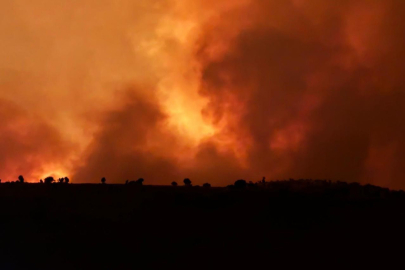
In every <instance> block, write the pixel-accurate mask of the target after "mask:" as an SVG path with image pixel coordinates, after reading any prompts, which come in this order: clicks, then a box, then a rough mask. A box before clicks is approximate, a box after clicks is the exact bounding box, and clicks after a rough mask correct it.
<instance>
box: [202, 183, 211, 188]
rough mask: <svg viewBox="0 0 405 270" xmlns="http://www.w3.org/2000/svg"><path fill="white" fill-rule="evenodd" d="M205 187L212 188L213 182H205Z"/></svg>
mask: <svg viewBox="0 0 405 270" xmlns="http://www.w3.org/2000/svg"><path fill="white" fill-rule="evenodd" d="M203 187H205V188H210V187H211V184H210V183H205V184H204V185H203Z"/></svg>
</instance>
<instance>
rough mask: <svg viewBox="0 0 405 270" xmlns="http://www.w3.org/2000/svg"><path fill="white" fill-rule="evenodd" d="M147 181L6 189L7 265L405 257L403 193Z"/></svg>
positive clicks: (207, 265)
mask: <svg viewBox="0 0 405 270" xmlns="http://www.w3.org/2000/svg"><path fill="white" fill-rule="evenodd" d="M63 179H64V181H63V183H67V182H68V181H66V178H63ZM104 179H105V178H104ZM142 180H143V178H139V179H138V180H137V181H131V182H129V181H128V182H129V183H132V185H135V186H134V188H132V187H130V186H128V185H129V183H128V185H124V184H121V185H118V184H108V185H90V184H89V185H87V184H79V185H76V184H69V185H66V184H59V182H58V181H57V182H58V183H55V180H54V179H53V177H47V178H45V183H46V184H48V185H46V184H43V185H41V184H24V185H21V184H16V183H15V184H12V183H8V184H2V185H1V187H0V200H1V205H2V206H3V207H1V208H0V215H1V216H2V217H3V219H4V220H5V222H2V223H0V235H1V236H2V245H0V254H2V256H3V257H2V260H0V269H10V267H9V265H13V267H11V269H55V268H54V267H55V265H57V269H83V268H86V269H90V268H91V269H93V268H94V269H169V268H170V269H184V268H185V269H225V268H226V269H241V268H244V269H262V268H263V266H266V265H267V266H270V265H271V267H272V268H277V269H282V268H285V269H292V268H294V269H295V268H299V267H302V265H303V264H305V265H311V267H312V268H316V265H317V264H320V265H322V267H324V266H325V265H330V264H331V262H334V265H335V264H336V266H339V267H340V268H341V269H344V267H346V266H347V265H352V262H353V261H356V260H357V261H359V262H361V265H362V267H365V266H369V265H370V264H372V265H374V264H375V261H376V260H378V259H379V258H384V256H385V255H387V256H388V255H389V256H391V257H390V258H392V256H393V254H396V256H398V258H401V256H400V252H401V249H398V248H397V246H398V243H402V242H403V241H404V240H405V232H404V229H403V228H405V215H403V213H404V211H403V209H404V205H405V193H404V192H403V191H392V190H389V189H386V188H381V187H377V186H373V185H360V184H358V183H345V182H332V181H330V180H312V179H298V180H294V179H289V180H284V181H266V182H263V181H261V180H260V181H257V182H256V183H253V182H252V181H249V182H247V181H246V180H243V179H239V180H237V181H235V182H234V184H233V185H230V186H229V188H220V187H218V188H217V187H215V188H211V185H210V184H209V183H205V184H204V185H202V187H201V188H198V187H197V186H192V187H191V180H190V179H188V180H189V181H186V180H187V178H186V179H185V181H184V184H185V185H186V186H187V187H189V188H181V187H179V188H173V187H172V185H168V186H148V185H143V184H144V181H142ZM19 182H20V181H19ZM103 182H104V183H105V182H106V181H103ZM137 186H142V188H138V187H137ZM174 186H175V185H174ZM16 243H17V244H16ZM44 254H47V255H46V256H44ZM315 257H316V259H314V258H315ZM201 258H204V259H203V260H201ZM336 258H338V260H337V259H336ZM370 258H373V259H372V260H371V259H370ZM325 263H326V264H325ZM90 265H91V267H90ZM190 265H191V266H192V267H191V268H189V267H190ZM87 266H89V267H87ZM224 266H225V268H224ZM323 269H324V268H323ZM382 269H383V268H382Z"/></svg>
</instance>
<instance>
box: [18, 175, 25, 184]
mask: <svg viewBox="0 0 405 270" xmlns="http://www.w3.org/2000/svg"><path fill="white" fill-rule="evenodd" d="M18 182H20V183H24V177H23V176H22V175H20V176H18Z"/></svg>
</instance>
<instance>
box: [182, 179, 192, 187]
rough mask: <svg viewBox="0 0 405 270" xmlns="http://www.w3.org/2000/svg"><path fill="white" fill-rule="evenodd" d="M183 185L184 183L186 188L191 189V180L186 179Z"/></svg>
mask: <svg viewBox="0 0 405 270" xmlns="http://www.w3.org/2000/svg"><path fill="white" fill-rule="evenodd" d="M183 183H184V185H185V186H188V187H191V180H190V179H188V178H186V179H184V180H183Z"/></svg>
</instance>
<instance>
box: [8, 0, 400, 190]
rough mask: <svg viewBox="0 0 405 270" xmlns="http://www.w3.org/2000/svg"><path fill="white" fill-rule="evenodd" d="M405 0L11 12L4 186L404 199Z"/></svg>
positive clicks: (80, 6) (259, 0)
mask: <svg viewBox="0 0 405 270" xmlns="http://www.w3.org/2000/svg"><path fill="white" fill-rule="evenodd" d="M404 13H405V2H404V1H402V0H373V1H371V0H337V1H332V0H330V1H329V0H285V1H279V0H221V1H214V0H194V1H189V0H70V1H67V0H62V1H54V0H35V1H32V0H0V178H1V179H2V180H3V182H4V181H10V180H15V179H17V177H18V175H20V174H22V175H24V177H25V178H26V180H28V181H32V182H36V181H38V180H39V179H40V178H44V177H46V176H48V175H53V176H55V177H62V176H69V177H70V178H71V181H72V182H74V183H84V182H87V183H98V182H99V181H100V179H101V177H106V178H107V182H109V183H123V182H125V180H126V179H129V180H135V179H138V178H140V177H143V178H144V179H145V183H146V184H169V183H171V182H172V181H178V182H181V181H182V179H184V178H186V177H188V178H190V179H191V180H192V181H193V183H194V184H202V183H205V182H209V183H211V184H212V185H214V186H221V185H228V184H230V183H233V182H234V181H235V180H237V179H241V178H242V179H246V180H251V181H258V180H261V178H262V177H263V176H266V178H267V179H269V180H271V179H273V180H278V179H288V178H295V179H298V178H312V179H331V180H340V181H348V182H360V183H363V184H366V183H370V184H374V185H380V186H384V187H389V188H393V189H405V121H404V120H405V119H404V118H405V108H404V107H405V106H404V104H405V88H404V87H405V79H404V76H403V74H405V63H404V60H405V35H404V33H405V19H404V18H403V14H404Z"/></svg>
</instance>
